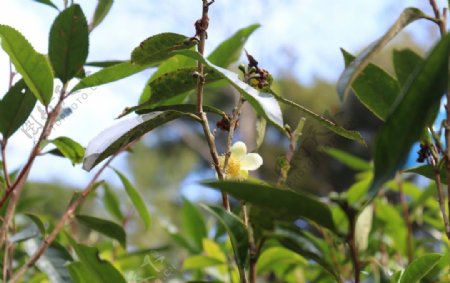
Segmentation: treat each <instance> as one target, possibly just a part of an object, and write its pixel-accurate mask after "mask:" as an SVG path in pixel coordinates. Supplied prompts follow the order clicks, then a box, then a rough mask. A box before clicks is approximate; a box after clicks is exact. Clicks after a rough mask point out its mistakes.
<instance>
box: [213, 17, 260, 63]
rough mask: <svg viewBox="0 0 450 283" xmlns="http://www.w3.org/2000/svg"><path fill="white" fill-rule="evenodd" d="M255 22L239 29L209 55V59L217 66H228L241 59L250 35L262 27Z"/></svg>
mask: <svg viewBox="0 0 450 283" xmlns="http://www.w3.org/2000/svg"><path fill="white" fill-rule="evenodd" d="M260 26H261V25H259V24H253V25H250V26H248V27H245V28H243V29H240V30H238V31H237V32H236V33H235V34H233V35H232V36H231V37H230V38H228V39H227V40H225V41H224V42H222V43H221V44H220V45H219V46H218V47H217V48H216V49H215V50H214V51H213V52H212V53H211V54H210V55H209V56H208V60H209V61H210V62H211V63H213V64H214V65H216V66H219V67H222V68H227V67H228V66H229V65H230V64H232V63H234V62H236V61H237V60H239V57H240V56H241V53H242V49H243V48H244V44H245V42H246V41H247V39H248V38H249V36H250V35H251V34H252V33H253V32H254V31H255V30H256V29H258V28H259V27H260Z"/></svg>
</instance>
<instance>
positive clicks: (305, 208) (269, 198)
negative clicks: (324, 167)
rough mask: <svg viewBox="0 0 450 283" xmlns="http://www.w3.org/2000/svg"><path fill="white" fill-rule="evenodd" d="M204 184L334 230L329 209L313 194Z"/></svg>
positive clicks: (224, 183)
mask: <svg viewBox="0 0 450 283" xmlns="http://www.w3.org/2000/svg"><path fill="white" fill-rule="evenodd" d="M204 185H206V186H208V187H211V188H214V189H220V190H222V191H224V192H226V193H229V194H231V195H233V196H234V197H236V198H238V199H240V200H243V201H246V202H248V203H252V204H254V205H257V206H261V207H263V208H266V209H271V210H276V211H283V212H285V213H286V214H288V215H290V216H293V217H295V218H305V219H308V220H311V221H314V222H316V223H317V224H319V225H321V226H323V227H325V228H328V229H330V230H331V231H333V232H336V231H337V229H336V227H335V225H334V222H333V217H332V215H331V211H330V209H329V208H328V207H327V205H326V204H325V203H323V202H321V201H319V200H318V199H316V198H315V197H313V196H310V195H307V194H304V193H298V192H294V191H291V190H287V189H280V188H275V187H271V186H267V185H260V184H254V183H246V182H235V181H220V182H205V183H204Z"/></svg>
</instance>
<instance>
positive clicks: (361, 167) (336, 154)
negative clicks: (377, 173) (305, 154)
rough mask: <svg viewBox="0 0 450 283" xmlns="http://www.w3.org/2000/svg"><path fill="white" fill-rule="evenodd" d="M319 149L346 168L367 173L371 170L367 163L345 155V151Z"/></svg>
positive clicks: (348, 154)
mask: <svg viewBox="0 0 450 283" xmlns="http://www.w3.org/2000/svg"><path fill="white" fill-rule="evenodd" d="M321 149H322V151H324V152H325V153H326V154H328V155H329V156H331V157H333V158H334V159H336V160H338V161H340V162H341V163H342V164H344V165H346V166H347V167H349V168H351V169H353V170H356V171H368V170H370V169H372V166H370V163H369V162H367V161H366V160H364V159H361V158H359V157H356V156H354V155H351V154H350V153H347V152H345V151H342V150H339V149H337V148H331V147H322V148H321Z"/></svg>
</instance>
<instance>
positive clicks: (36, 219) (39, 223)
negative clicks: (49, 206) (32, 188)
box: [24, 213, 46, 236]
mask: <svg viewBox="0 0 450 283" xmlns="http://www.w3.org/2000/svg"><path fill="white" fill-rule="evenodd" d="M24 215H25V216H26V217H28V218H29V219H30V220H31V221H33V223H34V224H35V225H36V227H37V228H38V229H39V232H41V234H42V236H45V234H46V231H45V225H44V223H43V222H42V220H41V219H40V218H39V216H37V215H36V214H33V213H24Z"/></svg>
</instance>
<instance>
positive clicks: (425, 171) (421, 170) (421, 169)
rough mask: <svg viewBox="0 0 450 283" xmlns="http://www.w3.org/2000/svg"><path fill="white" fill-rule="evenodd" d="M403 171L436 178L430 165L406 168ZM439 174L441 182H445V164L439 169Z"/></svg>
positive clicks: (432, 178)
mask: <svg viewBox="0 0 450 283" xmlns="http://www.w3.org/2000/svg"><path fill="white" fill-rule="evenodd" d="M404 172H407V173H416V174H419V175H422V176H424V177H427V178H428V179H431V180H433V181H434V180H435V179H436V177H435V176H436V172H435V169H434V167H433V166H432V165H422V166H417V167H414V168H408V169H406V170H405V171H404ZM440 175H441V183H443V184H447V169H446V168H445V166H442V168H441V170H440Z"/></svg>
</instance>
